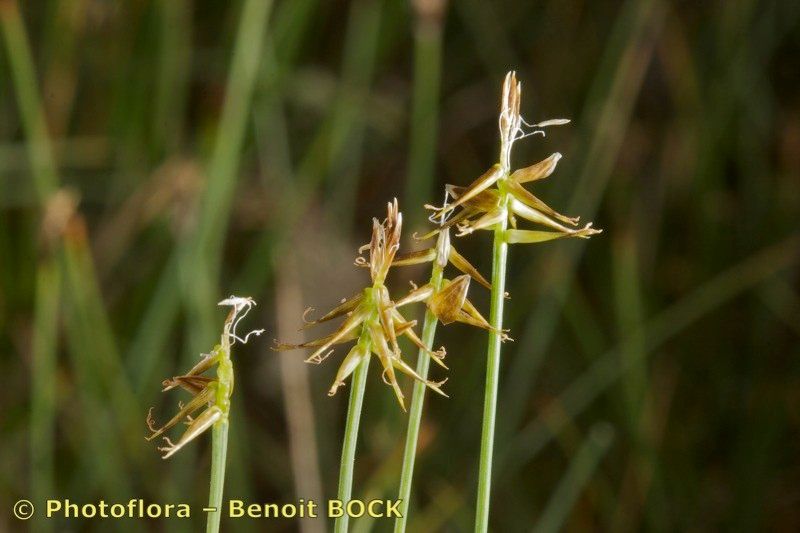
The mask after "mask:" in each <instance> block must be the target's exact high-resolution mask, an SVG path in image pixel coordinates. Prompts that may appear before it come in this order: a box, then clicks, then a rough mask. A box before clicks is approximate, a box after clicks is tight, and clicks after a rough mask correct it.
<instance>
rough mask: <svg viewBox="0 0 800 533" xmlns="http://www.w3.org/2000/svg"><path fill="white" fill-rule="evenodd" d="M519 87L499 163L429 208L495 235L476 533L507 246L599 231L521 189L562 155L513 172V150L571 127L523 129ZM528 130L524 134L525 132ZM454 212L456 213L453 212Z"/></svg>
mask: <svg viewBox="0 0 800 533" xmlns="http://www.w3.org/2000/svg"><path fill="white" fill-rule="evenodd" d="M521 96H522V86H521V84H520V83H519V82H518V81H517V78H516V74H515V73H514V72H513V71H512V72H509V73H508V74H507V75H506V78H505V81H504V83H503V92H502V99H501V104H500V116H499V120H498V126H499V129H500V157H499V161H498V162H497V163H496V164H494V165H493V166H492V167H491V168H490V169H489V170H488V171H486V172H485V173H484V174H483V175H481V176H480V177H479V178H478V179H476V180H475V181H474V182H472V183H471V184H470V185H469V186H467V187H457V186H454V185H448V187H447V190H448V193H450V195H451V196H452V197H453V198H454V201H453V202H452V203H449V204H447V203H445V205H443V206H441V207H435V206H427V207H428V208H429V209H432V210H433V215H432V216H431V218H432V219H435V220H443V219H444V218H445V217H449V219H448V221H447V223H446V225H447V226H448V227H450V226H456V227H457V228H458V235H459V236H463V235H468V234H470V233H473V232H474V231H477V230H489V231H492V232H493V234H494V242H493V246H492V279H491V286H492V288H491V298H490V311H489V323H490V325H491V328H490V331H489V343H488V348H487V353H486V363H487V367H486V387H485V392H484V405H483V424H482V428H481V451H480V457H479V464H478V495H477V503H476V511H475V531H476V532H485V531H487V530H488V526H489V502H490V495H491V476H492V452H493V448H494V431H495V420H496V416H497V392H498V385H499V374H500V351H501V344H502V342H503V340H506V338H507V337H506V335H505V332H504V330H503V303H504V299H505V298H504V296H505V282H506V261H507V258H508V245H509V244H514V243H538V242H544V241H549V240H553V239H558V238H562V237H578V238H584V239H585V238H589V237H590V236H592V235H594V234H596V233H599V232H600V230H597V229H594V228H592V224H591V223H589V224H586V225H585V226H583V227H581V228H579V227H577V226H578V221H579V219H578V218H572V217H567V216H565V215H562V214H561V213H558V212H557V211H555V210H554V209H552V208H551V207H549V206H548V205H547V204H545V203H544V202H543V201H541V200H540V199H539V198H537V197H536V196H534V195H533V194H532V193H531V192H530V191H528V190H527V189H526V188H525V187H524V186H523V184H525V183H529V182H535V181H538V180H541V179H544V178H546V177H548V176H549V175H550V174H552V173H553V171H554V170H555V168H556V165H557V163H558V161H559V160H560V159H561V154H559V153H554V154H552V155H551V156H550V157H548V158H546V159H544V160H543V161H540V162H538V163H535V164H533V165H531V166H529V167H525V168H522V169H519V170H516V171H513V172H512V167H511V149H512V147H513V145H514V143H515V142H516V141H518V140H520V139H523V138H525V137H528V136H532V135H536V134H539V135H542V136H544V128H546V127H548V126H558V125H563V124H566V123H568V122H569V120H566V119H553V120H546V121H543V122H539V123H536V124H529V123H527V122H526V121H525V120H524V119H523V118H522V116H521V115H520V102H521ZM525 128H528V131H526V130H525ZM456 210H458V211H456ZM518 218H519V219H524V220H527V221H529V222H533V223H536V224H539V225H541V226H544V227H545V228H547V229H546V230H528V229H518V228H517V220H518Z"/></svg>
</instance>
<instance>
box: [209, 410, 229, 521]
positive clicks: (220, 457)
mask: <svg viewBox="0 0 800 533" xmlns="http://www.w3.org/2000/svg"><path fill="white" fill-rule="evenodd" d="M227 456H228V419H227V417H226V418H223V419H222V420H220V421H219V422H217V423H216V424H214V427H213V428H212V430H211V483H210V489H209V493H208V507H209V508H214V509H216V511H212V512H209V513H208V521H207V522H206V533H217V531H219V520H220V517H221V516H222V489H223V487H224V486H225V462H226V459H227Z"/></svg>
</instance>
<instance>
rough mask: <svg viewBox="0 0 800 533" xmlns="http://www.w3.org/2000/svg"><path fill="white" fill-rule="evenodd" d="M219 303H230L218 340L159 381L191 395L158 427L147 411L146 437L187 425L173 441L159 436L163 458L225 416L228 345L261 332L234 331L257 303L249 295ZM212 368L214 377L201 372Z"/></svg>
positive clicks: (229, 378) (228, 383)
mask: <svg viewBox="0 0 800 533" xmlns="http://www.w3.org/2000/svg"><path fill="white" fill-rule="evenodd" d="M219 305H221V306H230V307H231V310H230V312H229V313H228V316H227V318H226V319H225V324H224V326H223V328H222V337H221V339H220V344H218V345H216V346H215V347H214V349H213V350H212V351H211V353H208V354H203V357H202V359H201V360H200V362H199V363H197V364H196V365H194V366H193V367H192V368H191V369H190V370H189V371H188V372H186V373H185V374H183V375H181V376H174V377H172V378H169V379H165V380H164V381H163V382H162V386H163V389H162V392H167V391H169V390H172V389H175V388H181V389H183V390H184V391H186V392H188V393H189V394H190V395H191V396H192V397H191V399H190V400H189V401H188V402H187V403H185V404H184V403H183V402H178V413H177V414H176V415H175V416H173V417H172V418H171V419H170V420H169V421H168V422H167V423H166V424H164V425H163V426H160V427H158V426H157V424H156V423H155V420H154V419H153V408H152V407H151V408H150V410H149V411H148V412H147V427H148V428H149V429H150V431H151V434H150V435H149V436H147V437H145V439H147V440H148V441H151V440H153V439H155V438H157V437H160V436H162V435H163V434H164V433H165V432H166V431H167V430H169V429H171V428H172V427H174V426H176V425H178V424H179V423H181V422H184V423H185V424H186V425H188V426H189V427H188V428H186V431H185V432H184V433H183V435H181V437H180V439H179V440H178V442H177V443H173V442H172V441H171V440H170V439H169V438H168V437H165V436H164V437H162V438H163V439H164V442H165V443H166V445H165V446H161V447H159V448H158V450H159V451H161V452H164V455H163V458H164V459H167V458H169V457H171V456H172V455H174V454H175V453H177V452H178V451H179V450H180V449H181V448H183V447H184V446H185V445H186V444H188V443H189V442H191V441H193V440H194V439H196V438H197V437H198V436H199V435H201V434H202V433H204V432H205V431H206V430H207V429H208V428H210V427H211V426H213V425H214V424H215V423H216V422H218V421H220V420H222V419H224V418H225V417H227V416H228V407H229V399H230V394H231V393H232V392H233V372H232V367H231V363H230V349H231V346H233V345H234V344H235V343H236V342H237V341H238V342H241V343H246V342H247V340H248V339H249V338H250V335H260V334H261V333H263V332H264V330H263V329H260V330H253V331H251V332H249V333H248V334H247V335H245V336H244V337H243V338H240V337H239V336H237V334H236V326H237V325H238V324H239V322H240V321H241V320H242V318H244V316H245V315H246V314H247V313H248V311H249V310H250V308H251V307H253V306H254V305H256V303H255V301H254V300H253V299H252V298H242V297H239V296H231V297H230V298H226V299H225V300H222V301H221V302H219ZM212 368H217V376H216V377H213V378H212V377H208V376H204V375H203V374H204V373H205V372H207V371H208V370H211V369H212ZM203 408H205V409H204V410H203V411H202V412H201V413H200V414H199V415H198V416H197V417H194V414H195V413H196V412H197V411H199V410H200V409H203Z"/></svg>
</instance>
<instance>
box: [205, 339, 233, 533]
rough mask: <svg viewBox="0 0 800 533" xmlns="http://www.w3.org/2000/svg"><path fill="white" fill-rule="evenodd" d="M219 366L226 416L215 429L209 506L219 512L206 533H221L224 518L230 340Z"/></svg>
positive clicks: (210, 518)
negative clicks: (221, 520) (220, 522)
mask: <svg viewBox="0 0 800 533" xmlns="http://www.w3.org/2000/svg"><path fill="white" fill-rule="evenodd" d="M219 352H220V358H219V366H218V367H217V378H218V383H217V391H216V406H217V407H219V409H220V410H221V411H222V416H221V417H220V419H219V421H217V422H216V423H215V424H214V426H213V428H212V430H211V481H210V483H209V485H210V486H209V491H208V506H209V507H210V508H213V509H215V510H214V511H211V512H209V513H208V519H207V522H206V533H217V532H218V531H219V521H220V517H221V516H222V489H223V488H224V486H225V464H226V459H227V456H228V415H229V413H230V408H231V401H230V397H231V392H232V391H233V361H231V349H230V344H228V338H227V337H226V338H225V339H224V340H223V345H222V347H221V349H220V351H219Z"/></svg>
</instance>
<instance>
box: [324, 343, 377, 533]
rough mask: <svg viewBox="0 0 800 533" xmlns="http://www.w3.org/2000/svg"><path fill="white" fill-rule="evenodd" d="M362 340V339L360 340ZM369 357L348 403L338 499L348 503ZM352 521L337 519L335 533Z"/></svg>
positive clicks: (356, 377)
mask: <svg viewBox="0 0 800 533" xmlns="http://www.w3.org/2000/svg"><path fill="white" fill-rule="evenodd" d="M359 342H361V341H359ZM367 353H369V352H367ZM369 360H370V358H369V357H365V358H364V360H363V361H361V363H359V365H358V367H357V368H356V371H355V373H354V374H353V380H352V387H353V388H352V389H351V390H350V401H349V403H348V405H347V422H346V423H345V428H344V443H343V444H342V462H341V465H340V467H339V491H338V493H337V494H338V496H337V497H338V499H339V500H340V501H341V502H342V503H343V504H344V505H346V504H347V502H348V501H350V498H351V497H352V495H353V467H354V465H355V459H356V444H357V443H358V425H359V422H361V406H362V405H363V404H364V389H365V388H366V385H367V374H368V370H369ZM349 521H350V517H348V516H347V514H346V513H345V514H343V515H342V516H341V517H339V518H337V519H336V522H335V524H334V527H333V530H334V532H335V533H345V532H346V531H347V526H348V523H349Z"/></svg>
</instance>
